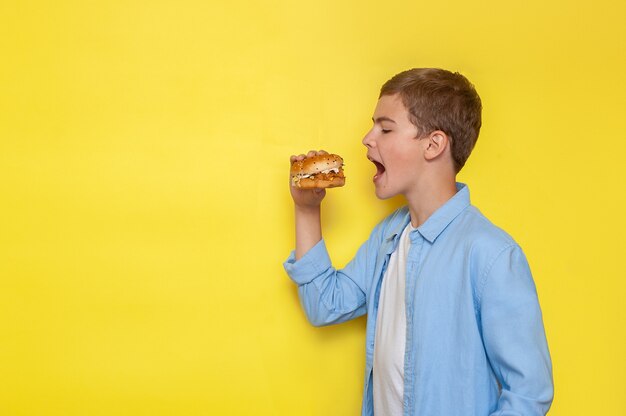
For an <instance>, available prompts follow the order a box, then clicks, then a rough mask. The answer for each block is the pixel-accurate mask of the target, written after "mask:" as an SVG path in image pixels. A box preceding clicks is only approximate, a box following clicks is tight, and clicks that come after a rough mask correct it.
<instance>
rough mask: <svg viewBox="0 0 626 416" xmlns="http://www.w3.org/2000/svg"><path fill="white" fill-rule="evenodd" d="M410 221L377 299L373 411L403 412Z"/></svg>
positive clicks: (378, 414) (389, 415)
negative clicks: (405, 297)
mask: <svg viewBox="0 0 626 416" xmlns="http://www.w3.org/2000/svg"><path fill="white" fill-rule="evenodd" d="M413 230H415V228H414V227H413V226H412V225H411V223H409V225H407V227H406V228H405V229H404V231H403V232H402V236H401V237H400V242H399V244H398V247H397V249H396V250H395V251H394V252H393V253H392V254H391V257H390V259H389V265H388V267H387V270H386V271H385V275H384V277H383V283H382V287H381V289H380V299H379V301H378V317H377V319H376V322H377V323H376V335H375V338H374V390H373V393H374V415H375V416H396V415H398V416H401V415H402V412H403V395H404V347H405V344H406V314H405V306H404V305H405V299H404V286H405V280H406V260H407V256H408V254H409V248H410V246H411V240H410V239H409V233H410V232H411V231H413Z"/></svg>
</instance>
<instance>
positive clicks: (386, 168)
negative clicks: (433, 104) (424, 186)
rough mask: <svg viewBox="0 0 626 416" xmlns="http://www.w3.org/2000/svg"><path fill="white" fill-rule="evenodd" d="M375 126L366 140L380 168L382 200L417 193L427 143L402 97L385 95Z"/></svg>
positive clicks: (377, 177) (378, 180)
mask: <svg viewBox="0 0 626 416" xmlns="http://www.w3.org/2000/svg"><path fill="white" fill-rule="evenodd" d="M372 119H373V121H374V126H373V127H372V129H371V130H370V131H369V132H368V133H367V134H366V135H365V137H364V138H363V144H364V145H365V146H366V147H367V158H368V159H369V160H371V161H372V162H373V163H374V164H375V165H376V175H374V185H375V187H376V196H377V197H378V198H380V199H387V198H391V197H393V196H395V195H399V194H402V195H405V196H406V195H407V194H409V193H410V192H411V190H412V189H415V186H416V185H417V181H418V179H419V177H420V172H421V169H422V166H423V157H422V153H423V150H422V149H421V147H422V142H423V140H420V139H418V132H417V127H415V125H414V124H413V123H411V121H410V120H409V112H408V110H407V109H406V108H405V107H404V104H403V103H402V99H401V98H400V96H399V95H398V94H394V95H384V96H382V97H380V99H379V100H378V104H377V105H376V109H375V110H374V117H373V118H372Z"/></svg>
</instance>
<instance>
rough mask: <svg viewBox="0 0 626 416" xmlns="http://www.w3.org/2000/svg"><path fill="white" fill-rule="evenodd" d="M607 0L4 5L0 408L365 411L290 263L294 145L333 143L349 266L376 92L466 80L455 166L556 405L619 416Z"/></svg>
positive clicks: (352, 335)
mask: <svg viewBox="0 0 626 416" xmlns="http://www.w3.org/2000/svg"><path fill="white" fill-rule="evenodd" d="M625 20H626V6H625V3H624V2H622V1H617V0H614V1H610V0H599V1H594V2H591V1H586V2H583V1H578V2H576V1H574V2H572V1H569V0H558V1H552V2H546V1H543V0H531V1H526V2H502V1H499V0H485V1H478V2H477V1H465V0H448V1H430V2H416V1H394V0H391V1H385V2H380V1H376V2H373V1H366V2H364V1H356V0H351V1H339V2H336V1H333V0H320V1H315V2H313V1H311V2H306V3H305V2H294V1H286V0H283V1H279V0H276V1H237V0H235V1H215V0H213V1H208V2H207V1H199V0H198V1H150V2H148V1H144V2H139V1H128V0H124V1H119V0H114V1H113V0H109V1H78V0H76V1H65V0H64V1H48V2H47V1H9V0H4V1H2V2H1V3H0V52H1V58H0V88H1V90H0V195H1V205H0V214H1V215H0V414H1V415H29V416H30V415H151V416H155V415H218V414H224V415H226V414H228V415H354V414H358V413H359V410H360V402H361V389H362V384H361V383H362V375H363V365H364V327H365V321H364V319H363V318H361V319H359V320H356V321H354V322H352V323H348V324H344V325H340V326H336V327H329V328H322V329H320V328H313V327H312V326H310V325H309V324H308V323H307V322H306V319H305V317H304V315H303V312H302V311H301V309H300V307H299V303H298V299H297V294H296V289H295V286H294V285H293V284H292V283H291V282H290V281H289V279H288V278H287V276H286V275H285V273H284V271H283V269H282V261H283V260H284V259H285V258H286V256H287V254H288V252H289V250H290V249H291V248H292V246H293V243H294V238H293V226H292V221H293V214H292V204H291V199H290V197H289V195H288V189H287V178H286V173H287V169H288V158H289V155H290V154H292V153H300V152H304V151H306V150H309V149H317V148H324V149H326V150H329V151H333V152H337V153H339V154H341V155H343V156H344V157H345V160H346V171H347V176H348V183H347V185H346V187H345V188H343V189H338V190H331V191H329V196H328V198H327V200H326V201H325V206H324V227H325V236H326V238H327V240H328V245H329V248H330V250H331V253H332V255H333V260H334V262H335V263H336V265H338V266H341V265H343V264H345V263H346V262H347V261H348V260H349V259H350V258H351V256H352V255H353V254H354V252H355V251H356V249H357V247H358V246H359V245H360V243H361V242H362V241H363V240H364V239H366V238H367V235H368V234H369V232H370V230H371V228H372V227H373V226H374V224H376V223H377V222H378V221H379V220H380V219H381V218H382V217H383V216H384V215H385V213H387V212H389V211H390V210H391V209H393V208H394V207H396V206H397V205H398V204H399V203H400V201H397V200H395V201H384V202H381V201H378V200H377V199H376V198H375V196H374V194H373V185H372V184H371V177H372V176H373V173H374V168H373V166H372V165H371V164H370V163H369V162H368V161H367V160H366V159H365V148H364V147H363V146H362V145H361V143H360V140H361V137H362V135H363V134H364V133H365V132H366V131H367V130H368V129H369V127H370V124H371V120H370V118H371V115H372V111H373V109H374V106H375V104H376V97H377V93H378V90H379V88H380V86H381V84H382V83H383V82H384V81H386V80H387V79H388V78H389V77H391V76H392V75H393V74H395V73H397V72H399V71H401V70H404V69H408V68H411V67H419V66H436V67H444V68H448V69H452V70H458V71H461V72H462V73H464V74H465V75H467V76H468V78H470V80H472V81H473V82H474V83H475V85H476V87H477V89H478V91H479V93H480V95H481V97H482V99H483V103H484V115H483V125H484V127H483V130H482V134H481V137H480V140H479V141H478V145H477V147H476V149H475V152H474V154H473V155H472V157H471V158H470V160H469V162H468V165H467V166H466V168H465V169H464V171H463V172H462V174H461V175H460V180H462V181H464V182H467V183H468V184H469V185H470V187H471V191H472V200H473V202H474V204H475V205H477V206H478V207H479V208H480V209H481V210H482V211H483V212H484V213H485V214H486V215H487V216H488V217H490V218H491V219H492V220H493V221H494V222H495V223H496V224H498V225H500V226H501V227H503V228H505V229H506V230H507V231H508V232H509V233H510V234H512V235H513V236H514V237H515V238H516V240H517V241H518V242H519V243H520V244H521V245H522V247H523V248H524V250H525V252H526V254H527V256H528V258H529V261H530V264H531V267H532V269H533V273H534V276H535V280H536V284H537V287H538V291H539V296H540V301H541V304H542V307H543V312H544V321H545V326H546V330H547V335H548V341H549V345H550V349H551V354H552V359H553V364H554V378H555V385H556V397H555V402H554V404H553V407H552V411H551V414H552V415H555V416H557V415H567V416H571V415H600V414H602V415H623V414H626V394H625V392H626V381H625V380H624V374H626V359H625V358H624V357H625V356H626V340H625V331H624V328H625V327H626V313H625V309H626V303H625V301H624V293H625V289H626V283H625V277H626V267H625V266H624V257H625V256H626V240H625V234H626V223H625V220H624V215H625V213H626V186H625V185H626V176H625V170H624V165H625V164H624V153H625V151H626V134H625V128H624V115H625V114H626V98H625V97H626V81H625V77H624V75H625V74H626V58H625V57H626V48H625V42H626V26H625V25H624V21H625Z"/></svg>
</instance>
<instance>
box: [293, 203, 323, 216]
mask: <svg viewBox="0 0 626 416" xmlns="http://www.w3.org/2000/svg"><path fill="white" fill-rule="evenodd" d="M295 211H296V214H300V215H319V214H320V211H321V208H320V205H312V206H311V205H298V204H296V205H295Z"/></svg>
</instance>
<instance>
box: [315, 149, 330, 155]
mask: <svg viewBox="0 0 626 416" xmlns="http://www.w3.org/2000/svg"><path fill="white" fill-rule="evenodd" d="M317 153H318V154H320V155H327V154H328V152H327V151H326V150H321V149H320V151H319V152H317Z"/></svg>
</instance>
